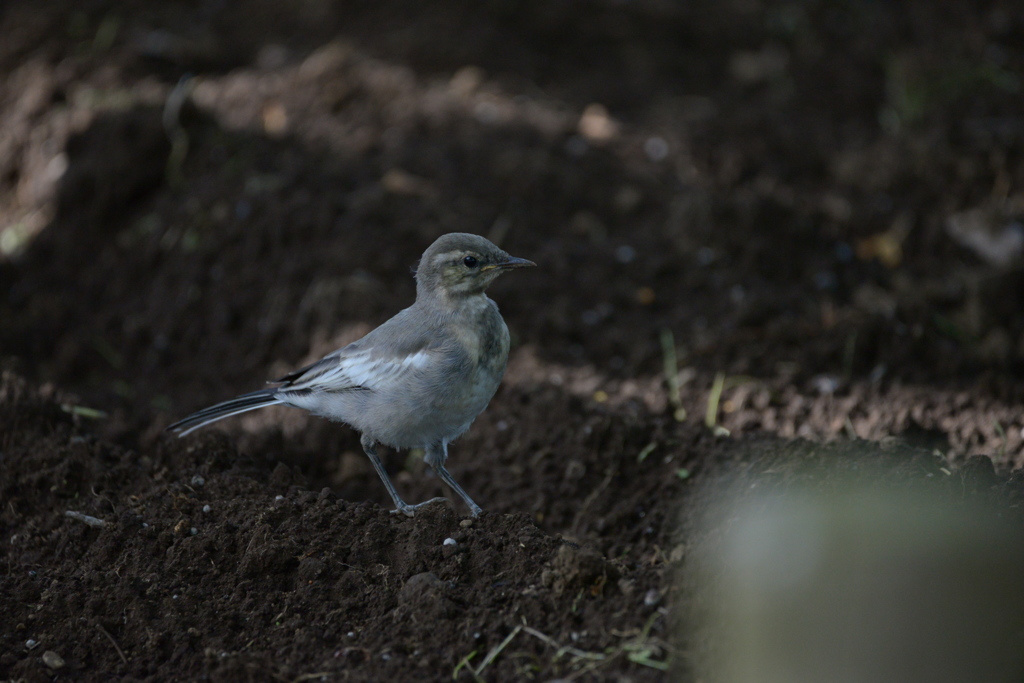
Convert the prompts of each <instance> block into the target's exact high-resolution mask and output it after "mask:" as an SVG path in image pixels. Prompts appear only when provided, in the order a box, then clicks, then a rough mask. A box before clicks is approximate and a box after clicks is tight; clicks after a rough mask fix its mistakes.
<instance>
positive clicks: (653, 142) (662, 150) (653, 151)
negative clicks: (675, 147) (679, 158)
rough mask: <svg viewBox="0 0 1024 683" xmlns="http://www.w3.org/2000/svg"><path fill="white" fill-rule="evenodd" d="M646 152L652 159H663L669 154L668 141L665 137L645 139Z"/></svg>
mask: <svg viewBox="0 0 1024 683" xmlns="http://www.w3.org/2000/svg"><path fill="white" fill-rule="evenodd" d="M644 152H645V153H646V154H647V158H648V159H650V160H651V161H662V160H663V159H664V158H665V157H667V156H668V143H667V142H666V141H665V138H660V137H657V136H654V137H649V138H647V140H645V141H644Z"/></svg>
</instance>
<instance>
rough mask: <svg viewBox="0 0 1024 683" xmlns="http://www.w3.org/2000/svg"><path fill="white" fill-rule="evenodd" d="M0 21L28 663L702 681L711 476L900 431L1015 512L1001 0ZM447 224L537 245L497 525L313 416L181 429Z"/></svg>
mask: <svg viewBox="0 0 1024 683" xmlns="http://www.w3.org/2000/svg"><path fill="white" fill-rule="evenodd" d="M940 5H941V6H940ZM0 12H2V14H0V74H3V76H4V78H3V80H2V82H0V365H2V367H3V368H4V370H3V379H2V380H0V531H2V532H3V533H2V534H0V538H2V539H3V543H2V544H0V615H2V619H0V679H4V678H8V679H12V680H28V681H35V680H49V679H53V678H62V679H63V678H67V679H75V680H108V679H110V678H120V679H127V680H136V679H153V680H171V679H176V680H184V679H190V680H191V679H216V680H231V681H234V680H268V679H275V680H283V681H300V680H314V679H320V678H321V677H323V678H325V679H326V680H334V679H339V680H364V681H380V680H449V679H451V678H452V677H453V674H454V675H455V678H456V679H457V680H471V679H473V678H474V672H477V676H478V677H479V678H481V679H483V680H488V681H491V680H494V681H519V680H526V679H536V680H550V679H554V678H580V679H582V680H635V681H640V680H664V679H666V678H668V677H670V676H671V675H673V674H670V673H666V669H668V668H670V667H671V669H672V671H673V672H674V675H675V677H677V678H679V679H681V680H692V678H693V674H692V671H691V669H690V662H689V658H688V656H687V644H686V642H685V640H684V639H681V638H679V637H676V636H675V635H674V633H673V630H672V624H673V618H674V615H675V614H678V613H679V612H681V611H684V610H685V609H686V602H687V599H688V598H687V597H686V594H685V592H683V591H679V590H677V588H676V587H675V586H674V585H673V582H672V577H673V575H674V574H675V570H676V569H677V568H678V567H680V566H682V565H684V564H685V562H686V557H687V554H688V552H689V548H690V546H691V545H692V542H693V538H692V536H691V534H692V530H693V525H692V520H693V519H695V518H696V517H697V516H699V515H700V513H701V511H702V509H703V507H704V506H705V504H706V502H707V495H706V494H702V493H701V491H703V490H704V488H703V487H704V485H705V484H708V483H709V482H711V481H718V480H720V479H721V478H722V477H726V476H729V475H731V474H739V473H742V474H743V476H747V477H761V476H768V477H770V478H772V479H773V481H777V482H782V483H783V484H786V483H788V482H795V481H801V480H804V479H806V478H807V477H809V476H814V477H818V478H820V477H822V476H824V477H826V478H827V477H829V476H832V473H839V472H843V471H847V470H850V469H851V468H852V469H858V468H859V465H860V464H861V463H863V462H870V463H872V464H873V465H874V467H873V468H872V469H871V471H872V472H873V473H874V474H873V475H872V476H874V477H878V478H880V479H881V481H882V482H883V483H884V484H885V485H892V486H895V487H899V486H903V485H907V486H911V485H916V484H917V483H920V482H925V481H928V482H932V483H931V484H928V485H929V486H938V487H939V488H943V490H945V489H944V487H947V488H950V492H951V493H953V494H955V495H959V496H961V497H963V496H965V495H971V496H978V497H981V498H984V499H985V500H986V501H989V502H990V503H991V504H993V505H996V506H1002V507H1005V509H1006V515H1007V516H1008V517H1010V518H1012V519H1014V520H1016V519H1017V518H1018V516H1019V515H1020V513H1019V506H1018V503H1019V496H1020V495H1021V494H1022V492H1024V489H1022V486H1024V476H1022V475H1021V473H1020V471H1015V468H1017V467H1020V466H1022V465H1024V381H1022V378H1024V267H1022V261H1021V255H1020V253H1018V251H1015V247H1014V246H1013V244H1014V242H1013V239H1014V237H1013V236H1014V234H1016V232H1020V231H1022V230H1024V229H1021V228H1020V225H1021V221H1022V220H1024V119H1022V118H1021V113H1020V93H1021V89H1022V88H1024V49H1022V47H1021V46H1024V15H1022V14H1021V13H1020V11H1019V9H1018V8H1017V6H1016V4H1014V3H1009V2H1006V3H1003V2H989V3H970V2H959V3H958V2H953V3H907V4H905V5H904V6H900V7H896V6H890V5H887V4H885V3H835V2H813V1H809V2H762V1H760V0H742V1H740V0H736V1H735V2H726V3H722V2H711V1H708V2H703V1H701V2H687V3H678V4H675V3H666V2H657V1H654V0H650V1H648V0H640V1H638V2H632V3H617V2H598V1H596V0H591V1H588V2H579V3H552V2H548V1H539V2H520V3H493V2H492V3H478V2H459V1H454V0H446V1H444V2H440V3H407V2H379V3H362V4H352V3H336V4H331V3H326V2H305V3H298V4H296V5H293V4H289V3H280V2H270V1H269V0H246V1H244V2H241V1H240V2H194V3H145V2H131V1H123V2H114V1H112V2H100V1H98V0H97V1H91V2H84V3H83V2H79V1H77V0H76V1H75V2H72V1H70V0H68V1H64V0H55V1H53V2H49V3H38V2H36V3H31V2H13V3H8V4H6V5H5V7H4V9H3V10H0ZM186 74H190V75H191V76H193V77H194V78H193V79H192V80H191V81H189V82H188V84H187V85H186V86H183V87H184V88H185V92H186V93H187V95H188V96H187V97H186V98H185V103H184V106H183V107H182V108H181V110H180V111H177V112H176V111H175V110H174V109H173V108H172V107H168V105H167V103H168V101H169V100H172V101H173V100H174V99H175V97H176V95H173V94H172V91H173V90H174V88H175V86H176V84H178V83H179V79H181V78H182V77H183V76H185V75H186ZM965 225H966V226H967V227H966V228H963V226H965ZM957 226H960V228H962V229H959V230H958V229H957ZM454 231H465V232H473V233H478V234H482V235H485V236H489V237H490V238H492V239H493V240H495V241H497V242H500V243H501V245H502V247H503V248H505V249H507V250H508V251H509V252H511V253H513V254H516V255H519V256H523V257H526V258H529V259H531V260H533V261H536V262H537V263H538V264H539V266H540V267H539V268H537V269H534V270H531V271H530V272H520V273H516V274H514V275H512V276H508V277H505V278H503V279H502V280H500V281H499V282H498V283H496V284H495V286H494V287H493V288H492V290H491V295H492V297H493V298H494V299H495V300H496V301H497V302H498V303H499V305H500V307H501V310H502V312H503V314H504V316H505V319H506V321H507V322H508V324H509V327H510V329H511V331H512V335H513V351H512V356H511V360H510V366H509V371H508V374H507V375H506V381H505V384H504V386H503V387H502V389H501V390H500V391H499V393H498V395H497V397H496V398H495V399H494V401H493V403H492V405H491V406H490V408H489V409H488V410H487V411H486V412H485V413H484V414H483V415H482V416H481V418H480V419H479V420H478V421H477V422H476V423H475V425H474V426H473V428H472V429H471V430H470V432H469V433H468V434H467V435H466V436H465V437H464V438H463V439H461V440H460V441H459V442H458V443H457V444H455V445H454V446H453V447H452V450H451V460H450V466H451V469H452V471H453V473H454V474H455V476H456V478H457V479H458V480H459V481H460V482H461V483H462V484H463V485H464V486H465V488H466V489H467V490H468V491H469V492H470V494H471V495H472V496H473V497H474V498H475V499H476V500H477V501H478V502H479V503H481V505H482V506H483V507H484V508H485V510H486V511H487V513H486V514H485V515H484V516H482V517H481V518H479V519H476V520H469V519H467V518H466V517H465V516H464V513H465V511H464V509H462V508H461V507H458V506H456V507H455V508H454V509H447V508H444V507H439V508H434V509H430V510H428V511H425V512H423V513H422V514H420V515H418V516H417V517H416V518H414V519H407V518H398V517H393V516H391V515H390V514H389V513H388V506H387V503H388V502H389V500H388V498H387V496H386V494H385V492H384V491H383V488H382V487H381V485H380V483H379V481H378V480H377V479H376V475H375V474H374V473H373V471H372V469H371V468H370V466H369V463H368V462H367V461H366V459H365V456H363V455H362V453H361V449H360V447H359V441H358V436H357V435H356V434H354V433H353V432H351V430H348V429H346V428H345V427H343V426H340V425H333V424H328V423H326V422H323V421H320V420H316V419H314V418H309V417H308V416H306V415H304V414H301V413H299V412H298V411H288V410H283V409H269V410H266V411H260V412H257V413H250V414H248V415H246V416H244V417H242V418H237V419H234V420H231V421H226V422H224V423H223V424H222V425H219V426H218V428H213V429H208V430H206V431H203V432H200V433H198V434H197V435H195V436H193V437H189V438H187V439H184V440H178V439H174V438H170V437H168V436H167V435H165V434H164V432H163V429H164V427H165V426H166V425H167V424H169V423H170V422H172V421H173V420H175V419H178V418H181V417H183V416H185V415H187V414H188V413H190V412H192V411H194V410H196V409H198V408H201V407H204V406H206V405H208V404H210V403H213V402H216V401H218V400H222V399H225V398H229V397H231V396H233V395H235V394H238V393H242V392H244V391H249V390H252V389H255V388H259V387H260V386H261V385H262V383H263V382H264V380H266V379H270V378H273V377H277V376H280V375H281V374H283V373H284V372H286V371H287V370H289V369H292V368H295V367H298V366H300V365H301V364H303V363H306V362H309V361H311V360H314V359H316V358H318V357H320V356H321V355H322V354H324V353H326V352H328V351H330V350H332V349H334V348H336V347H337V346H340V345H342V344H344V343H346V342H348V341H351V340H353V339H355V338H358V337H359V336H360V335H362V334H364V333H365V332H367V331H368V330H370V329H372V327H373V326H375V325H377V324H379V323H381V322H383V321H384V320H386V319H387V318H388V317H389V316H391V315H393V314H394V313H395V312H397V311H398V310H399V309H401V308H402V307H404V306H406V305H408V304H409V303H410V302H411V301H412V299H413V297H414V294H415V289H414V283H413V280H412V277H411V273H410V268H411V267H412V266H413V265H414V264H415V262H416V260H417V258H418V257H419V255H420V254H421V253H422V251H423V249H424V248H425V247H426V246H427V245H428V244H429V243H430V242H431V241H432V240H433V239H434V238H435V237H437V236H438V235H440V234H442V233H445V232H454ZM965 234H966V235H967V236H966V237H965V236H964V235H965ZM1000 239H1005V240H1008V241H1006V242H1003V243H999V242H998V240H1000ZM968 243H970V244H973V245H975V246H973V247H972V246H965V244H968ZM993 243H997V244H1003V246H1001V247H999V248H996V249H994V253H990V254H988V255H985V254H984V253H982V252H984V249H981V248H979V247H978V246H977V245H978V244H982V245H983V246H984V245H988V244H993ZM795 437H800V438H801V439H803V440H800V441H795V442H794V441H791V440H792V439H793V438H795ZM387 463H388V466H389V469H390V470H391V471H392V473H393V478H394V480H395V481H396V483H397V485H398V487H399V488H400V490H401V491H402V492H403V495H404V496H405V497H406V499H407V500H410V501H414V500H423V499H426V498H428V497H431V496H435V495H445V494H446V492H445V490H444V489H443V487H442V485H441V484H440V482H439V481H437V480H436V479H435V478H433V477H432V476H430V475H429V473H428V472H425V471H424V466H423V463H422V462H420V461H419V459H418V457H415V454H414V456H413V457H410V456H409V454H406V453H402V454H389V455H388V456H387ZM993 463H994V467H993ZM812 465H813V466H814V467H811V466H812ZM821 467H823V468H824V469H817V468H821ZM812 470H813V475H812V474H811V472H812ZM823 473H824V474H823ZM836 476H838V474H837V475H836ZM935 482H938V483H935ZM943 482H945V483H943ZM954 484H955V486H954ZM953 489H955V491H954V490H953ZM68 511H71V512H75V513H81V514H80V515H78V516H72V517H69V516H67V515H66V513H67V512H68ZM81 515H87V516H88V518H83V517H82V516H81ZM90 518H95V519H97V520H101V521H102V523H103V526H93V525H92V524H90V523H88V522H89V521H92V520H91V519H90ZM83 520H84V521H83ZM93 523H94V524H96V523H97V522H93ZM449 538H451V539H454V541H455V544H454V545H452V544H450V543H449V544H448V545H445V542H446V539H449ZM44 653H50V654H48V655H46V656H44ZM55 656H56V657H59V658H60V659H61V660H62V661H63V664H62V665H61V666H59V667H57V666H56V665H57V664H59V663H60V662H57V660H56V659H54V657H55Z"/></svg>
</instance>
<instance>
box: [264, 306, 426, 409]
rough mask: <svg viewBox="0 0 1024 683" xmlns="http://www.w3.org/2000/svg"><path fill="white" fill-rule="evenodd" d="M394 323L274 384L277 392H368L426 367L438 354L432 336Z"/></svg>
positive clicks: (389, 323)
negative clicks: (363, 390)
mask: <svg viewBox="0 0 1024 683" xmlns="http://www.w3.org/2000/svg"><path fill="white" fill-rule="evenodd" d="M403 313H404V312H403ZM396 317H399V316H396ZM394 322H398V321H395V319H394V318H393V319H392V320H391V321H388V323H385V325H383V326H381V327H378V328H377V329H376V330H374V331H373V332H371V333H370V334H368V335H367V336H365V337H363V338H362V339H360V340H359V341H356V342H353V343H351V344H349V345H348V346H345V347H342V348H340V349H338V350H337V351H334V352H332V353H329V354H328V355H326V356H324V357H323V358H321V359H320V360H318V361H317V362H315V363H313V364H312V365H308V366H306V367H304V368H301V369H299V370H296V371H294V372H291V373H289V374H287V375H285V376H284V377H282V378H280V379H279V380H276V381H275V382H274V383H275V384H283V385H284V386H282V387H281V391H283V392H286V393H291V392H307V391H352V390H359V389H365V390H371V391H372V390H375V389H378V388H380V387H381V386H384V385H386V384H388V383H390V382H392V381H394V380H396V379H397V378H399V377H401V376H402V375H404V374H406V373H409V372H415V371H416V370H419V369H422V368H426V367H427V366H429V365H430V363H431V360H432V359H433V358H434V356H435V354H437V353H438V352H439V348H438V346H437V344H436V343H434V342H432V341H431V339H432V335H430V334H423V329H422V328H419V329H417V327H418V326H413V327H412V330H410V329H409V327H408V326H405V325H402V324H397V325H396V324H393V323H394ZM386 328H395V329H391V330H387V329H386ZM403 332H404V333H403ZM410 332H412V333H411V334H410Z"/></svg>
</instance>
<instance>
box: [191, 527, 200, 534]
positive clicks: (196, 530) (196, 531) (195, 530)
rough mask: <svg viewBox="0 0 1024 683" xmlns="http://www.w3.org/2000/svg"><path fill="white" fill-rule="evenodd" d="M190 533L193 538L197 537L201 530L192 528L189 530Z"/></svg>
mask: <svg viewBox="0 0 1024 683" xmlns="http://www.w3.org/2000/svg"><path fill="white" fill-rule="evenodd" d="M188 532H189V533H190V534H192V535H193V536H195V535H196V534H198V533H199V529H197V528H195V527H192V528H191V529H189V530H188Z"/></svg>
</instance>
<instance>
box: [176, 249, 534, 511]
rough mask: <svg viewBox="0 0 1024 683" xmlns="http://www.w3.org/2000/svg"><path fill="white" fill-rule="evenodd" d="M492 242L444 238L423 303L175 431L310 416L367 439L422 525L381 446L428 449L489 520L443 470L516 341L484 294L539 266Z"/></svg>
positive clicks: (420, 273)
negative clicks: (510, 274)
mask: <svg viewBox="0 0 1024 683" xmlns="http://www.w3.org/2000/svg"><path fill="white" fill-rule="evenodd" d="M536 265H537V264H535V263H534V262H532V261H528V260H526V259H523V258H517V257H515V256H511V255H509V254H508V253H507V252H505V251H503V250H502V249H500V248H499V247H497V246H496V245H494V244H493V243H492V242H490V241H489V240H487V239H486V238H484V237H480V236H478V235H472V234H469V233H449V234H446V235H442V236H441V237H439V238H437V240H435V241H434V243H433V244H431V245H430V246H429V247H428V248H427V250H426V251H425V252H424V253H423V256H422V258H421V259H420V261H419V264H418V266H417V267H416V268H415V271H414V277H415V279H416V300H415V302H414V303H413V304H412V305H411V306H409V307H408V308H406V309H404V310H402V311H400V312H399V313H398V314H396V315H395V316H394V317H392V318H391V319H390V320H388V321H386V322H385V323H383V324H382V325H380V327H377V328H376V329H374V330H373V331H371V332H369V333H368V334H366V335H365V336H364V337H362V338H360V339H358V340H356V341H354V342H352V343H351V344H348V345H347V346H343V347H341V348H340V349H337V350H335V351H333V352H331V353H329V354H327V355H326V356H324V357H323V358H321V359H320V360H318V361H316V362H315V363H312V364H311V365H307V366H306V367H303V368H300V369H298V370H295V371H293V372H290V373H288V374H286V375H284V376H283V377H281V378H279V379H277V380H274V381H272V382H268V384H271V385H274V386H271V387H267V388H264V389H260V390H258V391H253V392H251V393H248V394H243V395H241V396H238V397H236V398H233V399H231V400H229V401H224V402H223V403H218V404H216V405H213V406H210V407H208V408H205V409H203V410H200V411H198V412H196V413H193V414H192V415H189V416H188V417H186V418H184V419H182V420H180V421H178V422H175V423H174V424H172V425H170V426H169V427H167V430H168V431H171V432H174V433H176V434H177V435H178V436H180V437H184V436H186V435H188V434H190V433H191V432H193V431H195V430H197V429H199V428H201V427H205V426H206V425H209V424H211V423H213V422H217V421H218V420H222V419H224V418H226V417H231V416H233V415H239V414H241V413H245V412H248V411H250V410H257V409H259V408H265V407H266V406H272V405H285V406H291V407H294V408H300V409H302V410H306V411H308V412H310V413H312V414H313V415H317V416H319V417H323V418H327V419H329V420H332V421H336V422H342V423H344V424H347V425H348V426H350V427H352V428H353V429H355V430H356V431H357V432H359V433H360V444H361V445H362V447H363V451H364V452H365V453H366V455H367V457H368V458H369V459H370V462H371V463H372V465H373V468H374V470H376V472H377V474H378V475H379V476H380V479H381V481H382V482H383V483H384V487H385V488H386V489H387V491H388V494H389V495H390V496H391V499H392V500H393V501H394V505H395V509H394V510H393V511H392V513H393V514H394V513H401V514H404V515H406V516H409V517H414V516H415V514H416V511H417V510H419V509H421V508H422V507H424V506H426V505H431V504H434V503H439V502H445V501H447V499H446V498H432V499H430V500H428V501H425V502H423V503H418V504H415V505H410V504H409V503H406V502H405V501H404V500H402V497H401V496H400V495H399V494H398V490H397V489H396V488H395V485H394V484H393V483H392V482H391V479H390V478H389V477H388V475H387V472H386V471H385V470H384V465H383V463H382V462H381V459H380V456H379V455H378V454H377V447H378V445H384V446H387V447H390V448H392V449H395V450H401V449H407V448H420V449H423V453H424V455H423V459H424V460H425V461H426V463H427V464H428V465H429V466H430V467H431V469H433V471H434V472H435V473H436V474H437V476H438V477H440V478H441V480H442V481H443V482H444V483H445V484H447V485H448V486H449V487H450V488H451V489H452V490H453V491H454V492H455V493H456V494H458V496H459V497H460V498H462V500H463V501H464V502H465V504H466V505H467V506H468V507H469V510H470V512H471V513H472V515H473V516H474V517H477V516H479V515H480V514H481V513H482V512H483V510H482V508H481V507H480V506H479V505H477V504H476V503H475V502H474V501H473V499H472V498H470V497H469V494H467V493H466V492H465V491H464V490H463V488H462V487H461V486H459V484H458V482H456V481H455V479H454V477H452V475H451V473H449V472H448V470H447V469H446V468H445V462H446V461H447V459H448V444H450V443H451V442H452V441H454V440H455V439H456V438H458V437H459V436H460V435H462V434H463V433H464V432H465V431H466V430H467V429H469V426H470V425H471V424H472V423H473V421H474V420H475V419H476V417H477V416H478V415H479V414H480V413H482V412H483V410H484V409H485V408H486V407H487V404H488V403H490V401H491V398H492V397H493V396H494V394H495V392H496V391H497V390H498V385H499V384H500V383H501V379H502V377H503V375H504V374H505V368H506V365H507V363H508V351H509V332H508V327H507V326H506V325H505V321H504V319H503V318H502V317H501V313H499V312H498V306H497V304H495V303H494V301H492V300H491V299H490V298H489V297H488V296H487V294H486V289H487V287H488V285H490V284H491V283H492V282H493V281H494V280H495V279H496V278H497V277H498V276H499V275H501V274H502V273H504V272H506V271H509V270H514V269H519V268H525V267H529V266H536Z"/></svg>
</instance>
